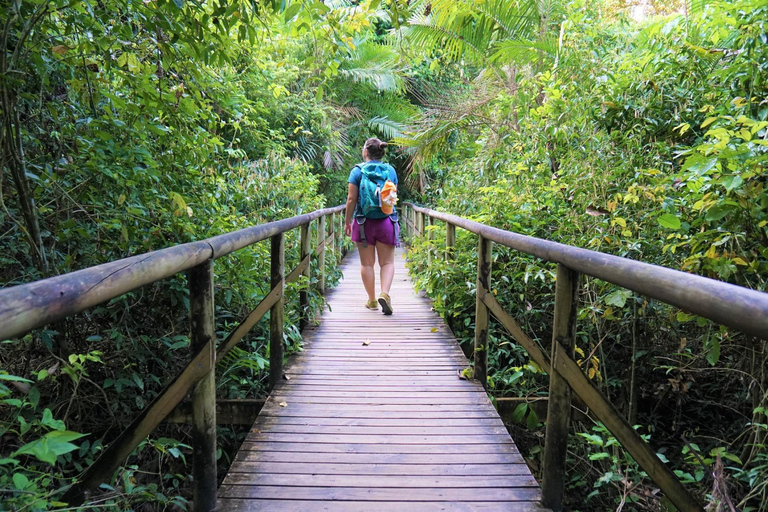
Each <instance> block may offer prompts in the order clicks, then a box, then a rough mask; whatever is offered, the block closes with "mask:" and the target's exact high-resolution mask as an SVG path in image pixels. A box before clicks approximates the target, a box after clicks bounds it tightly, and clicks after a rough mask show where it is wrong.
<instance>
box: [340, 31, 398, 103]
mask: <svg viewBox="0 0 768 512" xmlns="http://www.w3.org/2000/svg"><path fill="white" fill-rule="evenodd" d="M401 73H402V72H401V70H400V69H399V68H398V66H397V54H396V52H395V51H394V49H393V48H391V47H389V46H387V45H382V44H377V43H373V42H370V41H356V43H355V49H354V50H352V51H350V54H349V56H348V58H347V59H345V61H344V62H343V63H342V65H341V67H340V69H339V74H340V75H341V76H342V77H344V78H346V79H348V80H351V81H353V82H354V83H366V84H369V85H372V86H373V87H375V88H376V89H377V90H378V91H386V92H401V91H402V90H403V88H404V85H405V82H404V81H403V77H402V74H401Z"/></svg>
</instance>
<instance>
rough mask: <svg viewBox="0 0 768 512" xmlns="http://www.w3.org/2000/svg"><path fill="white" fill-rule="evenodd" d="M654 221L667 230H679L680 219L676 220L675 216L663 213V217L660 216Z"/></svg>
mask: <svg viewBox="0 0 768 512" xmlns="http://www.w3.org/2000/svg"><path fill="white" fill-rule="evenodd" d="M656 220H658V221H659V224H661V226H662V227H664V228H667V229H675V230H677V229H680V219H678V218H677V216H675V215H672V214H671V213H665V214H664V215H660V216H659V217H657V218H656Z"/></svg>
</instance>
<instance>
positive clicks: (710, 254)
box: [704, 245, 717, 259]
mask: <svg viewBox="0 0 768 512" xmlns="http://www.w3.org/2000/svg"><path fill="white" fill-rule="evenodd" d="M704 256H706V257H707V258H709V259H714V258H716V257H717V250H716V249H715V246H714V245H711V246H710V247H709V250H708V251H707V253H706V254H705V255H704Z"/></svg>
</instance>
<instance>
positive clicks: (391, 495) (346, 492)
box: [219, 485, 541, 502]
mask: <svg viewBox="0 0 768 512" xmlns="http://www.w3.org/2000/svg"><path fill="white" fill-rule="evenodd" d="M392 491H393V490H392V489H382V488H372V489H359V488H355V487H290V488H286V487H284V486H259V485H251V486H247V485H222V486H221V487H220V488H219V495H220V496H221V497H222V498H255V499H281V498H285V497H286V496H287V495H289V496H290V497H291V499H298V500H302V499H305V500H321V501H322V500H339V501H342V500H343V501H347V500H349V501H402V500H406V501H411V502H414V501H447V502H451V501H471V500H472V499H477V497H478V492H477V491H476V490H475V489H471V488H470V489H467V488H453V489H452V488H447V487H446V488H442V487H441V488H432V489H418V488H399V489H394V491H396V492H392ZM482 497H483V500H485V501H535V500H539V499H540V497H541V492H540V491H539V489H537V488H514V487H513V488H490V489H483V491H482Z"/></svg>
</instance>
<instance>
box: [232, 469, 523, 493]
mask: <svg viewBox="0 0 768 512" xmlns="http://www.w3.org/2000/svg"><path fill="white" fill-rule="evenodd" d="M472 476H473V477H474V478H467V476H444V475H424V474H420V475H407V476H401V475H376V476H371V475H360V474H343V475H328V474H296V473H294V474H292V475H291V477H290V478H286V477H285V475H281V474H277V475H274V474H270V473H239V472H236V473H230V474H229V475H228V476H227V477H226V478H225V479H224V481H223V482H222V485H232V486H237V485H260V486H284V487H287V488H288V489H286V490H287V493H288V494H290V493H291V491H292V490H293V488H294V487H325V488H329V487H354V488H358V487H361V488H364V489H376V488H381V487H383V488H387V487H389V488H403V489H404V488H407V489H409V490H410V489H435V488H449V489H456V488H461V487H465V488H466V487H469V488H473V489H483V490H482V491H481V492H482V493H484V492H485V491H486V490H487V489H488V488H491V489H493V488H509V487H516V488H527V487H534V488H537V487H538V484H537V483H536V479H534V478H533V477H532V476H530V475H493V476H488V475H482V477H479V476H478V475H472ZM491 492H493V491H491Z"/></svg>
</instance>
